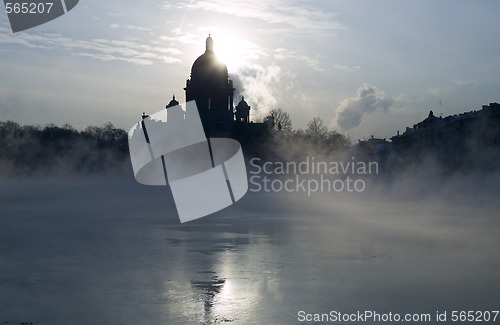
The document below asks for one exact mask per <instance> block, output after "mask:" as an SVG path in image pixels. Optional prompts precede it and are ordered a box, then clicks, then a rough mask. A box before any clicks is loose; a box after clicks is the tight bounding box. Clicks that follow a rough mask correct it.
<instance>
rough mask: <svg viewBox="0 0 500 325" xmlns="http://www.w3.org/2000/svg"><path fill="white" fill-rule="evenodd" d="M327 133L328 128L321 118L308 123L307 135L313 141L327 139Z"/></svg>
mask: <svg viewBox="0 0 500 325" xmlns="http://www.w3.org/2000/svg"><path fill="white" fill-rule="evenodd" d="M327 133H328V128H327V127H326V126H325V125H324V124H323V120H322V119H321V118H320V117H315V118H313V119H312V120H311V121H310V122H309V123H307V129H306V134H307V135H308V136H310V137H311V138H312V139H313V140H323V139H325V138H326V135H327Z"/></svg>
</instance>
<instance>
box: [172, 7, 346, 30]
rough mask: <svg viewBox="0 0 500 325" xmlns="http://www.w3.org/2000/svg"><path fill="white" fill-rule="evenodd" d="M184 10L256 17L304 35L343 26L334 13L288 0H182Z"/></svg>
mask: <svg viewBox="0 0 500 325" xmlns="http://www.w3.org/2000/svg"><path fill="white" fill-rule="evenodd" d="M176 8H177V9H182V10H202V11H210V12H215V13H220V14H227V15H231V16H236V17H242V18H253V19H259V20H261V21H264V22H267V23H270V24H274V25H279V26H280V28H281V29H282V30H283V27H284V26H286V28H284V29H285V30H286V31H287V32H290V31H300V35H301V36H307V35H310V34H311V33H314V34H315V36H316V37H318V36H320V34H324V33H331V32H332V30H336V29H343V28H344V26H342V25H341V24H340V23H339V22H337V21H335V20H334V17H335V15H336V14H335V13H332V12H328V11H324V10H321V9H319V8H313V7H311V6H308V5H307V4H305V3H298V2H295V3H294V2H290V1H285V0H273V1H270V0H255V1H246V0H233V1H231V2H230V3H228V2H227V1H226V0H202V1H201V0H200V1H180V2H178V3H177V5H176ZM163 9H168V10H170V9H172V5H171V4H166V5H164V6H163Z"/></svg>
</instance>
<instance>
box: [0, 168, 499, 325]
mask: <svg viewBox="0 0 500 325" xmlns="http://www.w3.org/2000/svg"><path fill="white" fill-rule="evenodd" d="M498 180H499V177H498V174H495V173H486V174H472V173H471V174H469V175H466V176H463V175H462V176H456V177H447V178H436V177H421V176H419V177H414V176H413V175H411V174H406V175H401V176H399V177H395V178H393V179H391V180H390V181H388V180H387V179H386V178H385V177H379V178H376V177H375V178H373V179H370V180H369V181H367V188H366V191H365V192H362V193H314V194H313V195H311V196H309V197H308V196H307V195H305V194H304V193H286V192H280V193H264V192H259V193H254V192H248V193H247V195H246V196H245V197H244V198H243V199H242V200H241V201H239V202H237V203H236V204H235V205H233V206H231V207H229V208H227V209H225V210H223V211H220V212H218V213H216V214H213V215H210V216H207V217H205V218H202V219H199V220H196V221H193V222H189V223H187V224H180V223H179V221H178V217H177V213H176V210H175V206H174V203H173V199H172V197H171V194H170V191H169V189H168V188H165V187H148V186H142V185H140V184H136V183H135V182H134V180H133V177H131V176H129V175H125V174H124V175H121V176H116V175H114V176H107V177H104V176H103V177H95V178H89V177H76V176H73V177H65V178H60V177H58V178H51V177H47V178H44V179H41V178H34V179H23V180H21V179H9V180H3V181H1V183H0V206H1V207H2V213H1V216H0V270H1V271H0V286H1V291H0V323H1V322H4V323H6V324H20V323H21V322H33V323H34V324H90V323H102V324H155V323H158V324H183V323H185V324H225V323H229V324H300V322H299V321H298V320H297V313H298V312H299V311H305V312H307V313H329V312H330V311H331V310H336V311H340V312H345V313H346V312H356V311H358V310H361V311H364V310H376V311H378V312H381V313H382V312H392V313H409V312H411V313H414V312H419V313H430V314H432V315H434V314H435V312H436V311H437V310H439V311H444V310H448V311H451V310H492V309H493V310H494V309H495V308H496V309H498V306H496V303H497V302H498V301H499V298H500V297H499V296H500V294H499V292H500V291H499V289H500V285H499V284H498V274H499V271H500V262H499V261H500V259H499V257H500V256H499V253H498V250H497V249H496V248H497V247H499V244H500V236H498V229H500V224H499V223H500V221H499V219H498V216H497V215H498V211H499V208H500V206H499V205H500V203H498V200H497V199H496V198H497V197H498V194H499V193H498V192H499V191H498V189H497V185H496V184H498ZM319 323H320V322H318V324H319ZM368 323H369V322H368Z"/></svg>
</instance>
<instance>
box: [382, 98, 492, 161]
mask: <svg viewBox="0 0 500 325" xmlns="http://www.w3.org/2000/svg"><path fill="white" fill-rule="evenodd" d="M391 140H392V150H393V151H394V153H395V154H396V155H397V156H399V157H403V158H406V159H407V160H415V159H421V158H422V157H425V156H426V155H428V154H433V155H434V156H435V157H436V158H438V159H439V160H440V161H442V162H446V163H448V164H449V166H451V167H452V168H455V167H468V166H472V165H474V164H476V165H479V166H487V165H488V164H490V163H494V164H495V165H496V164H497V161H493V160H492V159H490V158H491V157H492V156H491V154H492V153H493V154H495V155H496V154H498V152H499V150H500V104H498V103H490V104H489V105H483V106H482V109H481V110H479V111H470V112H466V113H461V114H455V115H450V116H447V117H444V118H443V117H437V116H435V115H434V113H433V111H430V112H429V115H428V116H427V118H426V119H424V120H423V121H421V122H419V123H417V124H414V125H413V127H407V128H406V130H405V132H404V133H402V134H400V133H399V131H398V134H397V135H395V136H393V137H392V138H391Z"/></svg>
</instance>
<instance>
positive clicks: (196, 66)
mask: <svg viewBox="0 0 500 325" xmlns="http://www.w3.org/2000/svg"><path fill="white" fill-rule="evenodd" d="M205 43H206V49H205V53H203V54H202V55H200V56H199V57H198V58H197V59H196V60H195V61H194V63H193V66H192V68H191V78H190V79H188V80H187V81H186V88H184V90H185V91H186V102H189V101H191V100H195V101H196V105H197V107H198V111H199V113H200V117H201V120H202V122H204V123H205V124H204V125H205V126H206V127H208V124H209V123H211V122H217V123H222V122H224V123H230V122H234V111H233V110H234V107H233V93H234V90H235V89H234V88H233V81H232V80H230V79H229V74H228V71H227V67H226V65H225V64H224V63H222V62H220V61H219V60H217V56H216V55H215V53H214V40H213V39H212V37H210V35H209V36H208V37H207V39H206V42H205Z"/></svg>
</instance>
